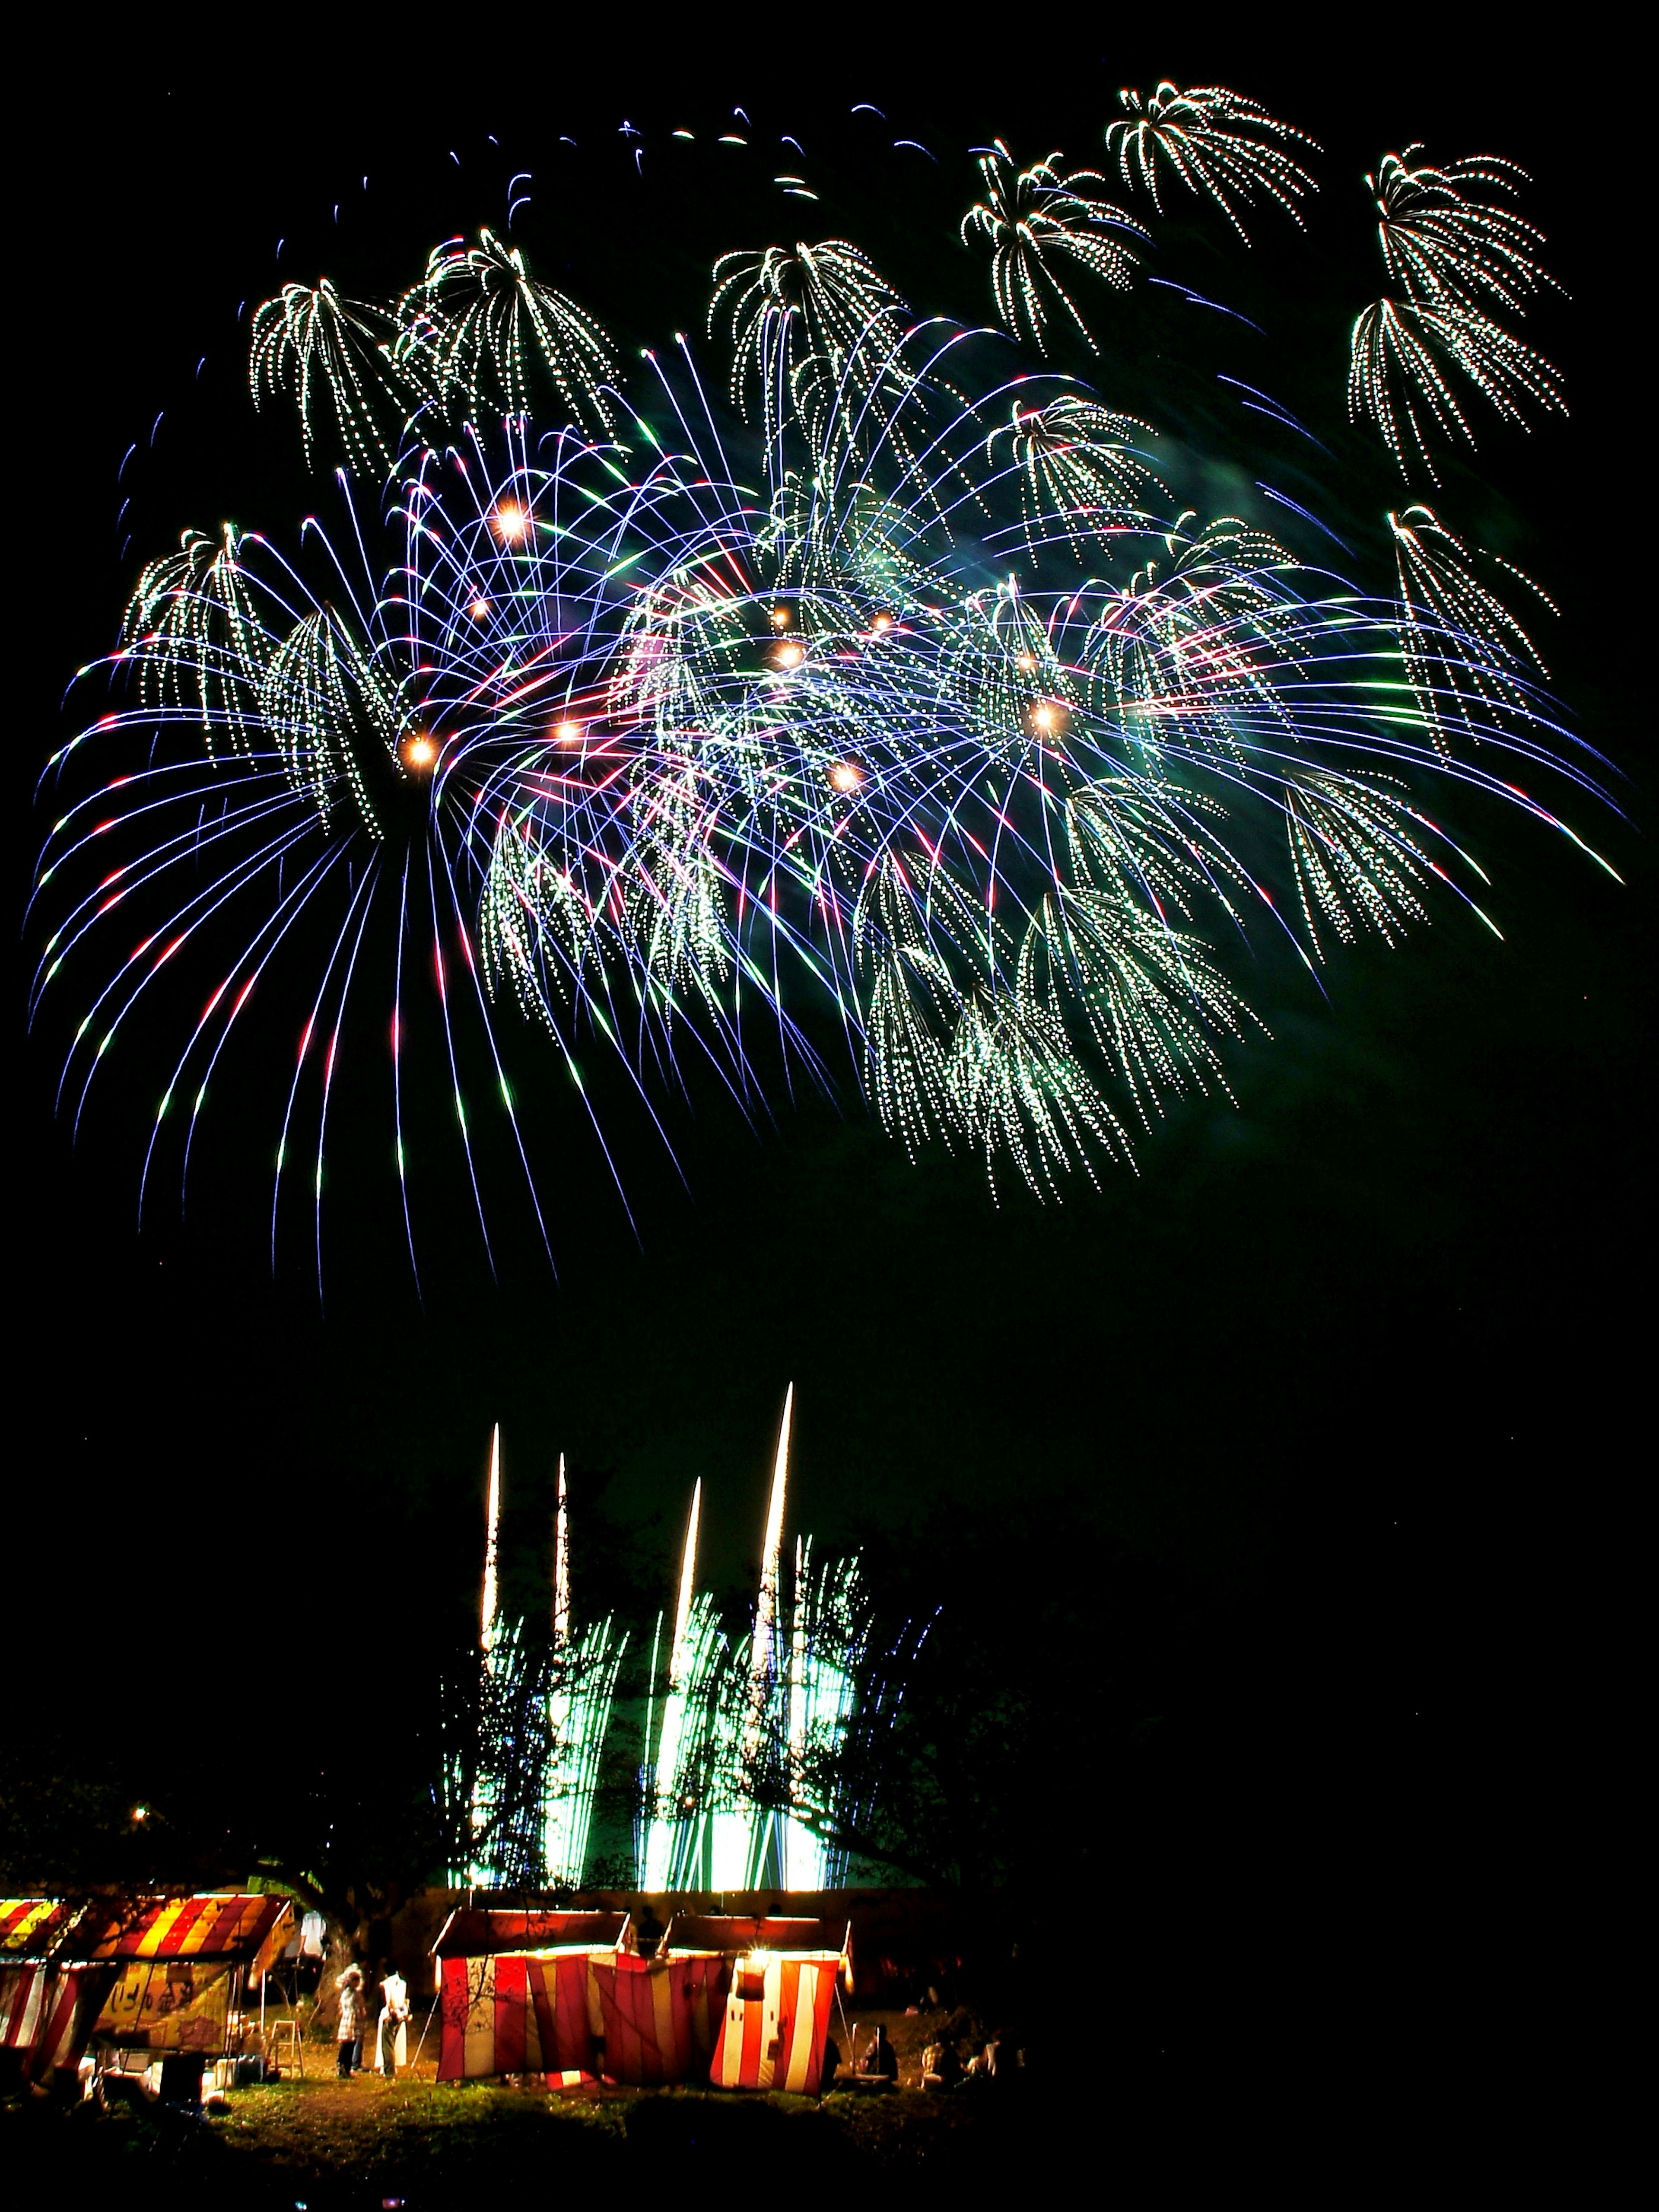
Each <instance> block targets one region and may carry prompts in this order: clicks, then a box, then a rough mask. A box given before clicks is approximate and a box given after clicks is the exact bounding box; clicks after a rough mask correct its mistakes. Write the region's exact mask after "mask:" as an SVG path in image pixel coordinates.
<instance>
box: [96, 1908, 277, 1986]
mask: <svg viewBox="0 0 1659 2212" xmlns="http://www.w3.org/2000/svg"><path fill="white" fill-rule="evenodd" d="M293 1909H294V1908H293V1902H292V1900H291V1899H289V1898H286V1897H226V1896H209V1897H146V1898H133V1899H127V1900H125V1902H124V1903H122V1904H119V1905H113V1906H106V1907H105V1908H104V1911H103V1917H102V1922H101V1925H100V1927H99V1928H98V1929H97V1931H96V1934H97V1940H96V1941H95V1942H94V1944H93V1945H92V1947H91V1948H90V1949H89V1950H88V1954H87V1955H88V1957H89V1958H92V1959H96V1960H130V1959H133V1960H141V1959H204V1960H205V1959H222V1960H229V1961H230V1962H232V1963H233V1964H234V1965H237V1966H252V1968H253V1969H254V1971H255V1972H256V1973H261V1974H263V1973H264V1972H265V1970H266V1969H267V1967H269V1966H270V1965H271V1964H272V1962H273V1961H274V1960H276V1958H277V1957H278V1956H279V1955H280V1954H281V1952H282V1948H283V1945H284V1944H285V1943H286V1942H287V1941H288V1939H289V1934H290V1933H291V1932H292V1931H291V1930H290V1929H289V1927H288V1926H287V1925H286V1924H285V1923H286V1922H287V1920H288V1918H289V1914H290V1913H291V1912H292V1911H293Z"/></svg>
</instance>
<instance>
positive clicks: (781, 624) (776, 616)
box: [772, 607, 789, 629]
mask: <svg viewBox="0 0 1659 2212" xmlns="http://www.w3.org/2000/svg"><path fill="white" fill-rule="evenodd" d="M772 627H773V629H788V627H789V610H788V608H787V607H774V608H773V610H772Z"/></svg>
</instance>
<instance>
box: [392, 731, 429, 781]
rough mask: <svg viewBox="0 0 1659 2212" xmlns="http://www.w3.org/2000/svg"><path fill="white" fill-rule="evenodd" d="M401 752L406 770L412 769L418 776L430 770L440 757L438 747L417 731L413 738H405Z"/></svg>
mask: <svg viewBox="0 0 1659 2212" xmlns="http://www.w3.org/2000/svg"><path fill="white" fill-rule="evenodd" d="M400 750H401V754H402V757H403V763H404V767H405V768H406V769H413V770H414V771H415V773H416V775H419V774H421V773H422V771H423V770H424V769H429V768H430V767H431V765H432V763H433V762H434V761H435V760H436V759H437V757H438V748H437V746H436V745H435V744H434V743H433V742H432V740H431V738H428V736H426V735H425V733H424V732H421V731H417V732H416V734H415V735H414V736H413V737H412V738H404V742H403V744H402V746H401V748H400Z"/></svg>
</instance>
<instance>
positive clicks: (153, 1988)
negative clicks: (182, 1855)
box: [88, 1896, 293, 2052]
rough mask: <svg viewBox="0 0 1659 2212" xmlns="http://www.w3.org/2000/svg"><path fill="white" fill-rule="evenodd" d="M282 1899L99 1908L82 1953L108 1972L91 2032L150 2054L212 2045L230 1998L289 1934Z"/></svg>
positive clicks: (221, 2033) (219, 2046) (141, 1902)
mask: <svg viewBox="0 0 1659 2212" xmlns="http://www.w3.org/2000/svg"><path fill="white" fill-rule="evenodd" d="M292 1911H293V1906H292V1905H291V1904H290V1902H289V1899H287V1898H286V1897H263V1896H262V1897H238V1896H207V1897H151V1898H141V1899H129V1900H127V1901H126V1902H125V1903H124V1904H121V1905H114V1906H110V1907H106V1908H105V1909H104V1912H103V1918H102V1922H101V1924H100V1926H99V1928H98V1929H97V1930H96V1935H95V1941H94V1942H92V1944H91V1945H90V1948H89V1952H88V1955H89V1957H90V1958H91V1959H92V1960H94V1962H95V1963H97V1964H99V1965H102V1966H106V1967H108V1968H109V1969H111V1970H112V1982H111V1985H110V1987H109V1991H108V1995H107V1996H106V1998H105V2000H104V2005H103V2009H102V2010H101V2012H100V2014H99V2015H98V2018H97V2021H96V2024H95V2026H94V2030H93V2033H94V2034H95V2035H96V2036H98V2037H99V2038H100V2039H104V2040H107V2041H110V2042H113V2043H118V2044H122V2045H126V2046H128V2047H136V2048H140V2049H146V2050H150V2051H204V2052H206V2051H222V2050H224V2048H225V2046H226V2042H227V2039H228V2028H229V2015H230V2009H231V2005H232V2002H233V1999H234V1998H236V1997H238V1996H240V1992H241V1990H242V1989H243V1988H244V1986H250V1987H255V1988H257V1987H258V1984H259V1983H260V1982H261V1981H262V1980H263V1978H264V1975H265V1974H266V1972H268V1971H269V1970H270V1967H271V1966H273V1965H274V1964H275V1962H276V1960H277V1959H278V1958H280V1957H281V1955H282V1951H283V1945H284V1944H285V1943H286V1942H287V1941H288V1939H289V1934H290V1933H291V1929H290V1926H289V1916H290V1914H291V1912H292Z"/></svg>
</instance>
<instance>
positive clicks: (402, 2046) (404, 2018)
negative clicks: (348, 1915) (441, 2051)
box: [374, 1966, 409, 2081]
mask: <svg viewBox="0 0 1659 2212" xmlns="http://www.w3.org/2000/svg"><path fill="white" fill-rule="evenodd" d="M374 2045H375V2051H374V2057H375V2063H376V2065H377V2066H378V2067H379V2069H380V2072H381V2073H382V2074H383V2075H385V2076H386V2080H387V2081H394V2080H395V2079H396V2078H397V2073H398V2068H399V2067H400V2066H407V2065H408V2063H409V1984H408V1983H407V1982H406V1981H405V1980H404V1978H403V1976H402V1975H401V1974H400V1973H399V1972H398V1969H397V1968H396V1967H395V1966H393V1967H392V1968H390V1969H389V1971H388V1972H387V1973H386V1978H385V1980H384V1981H383V1982H382V1983H381V1984H380V2021H379V2022H378V2024H377V2027H376V2031H375V2037H374Z"/></svg>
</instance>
